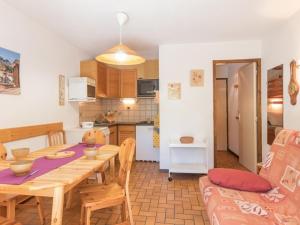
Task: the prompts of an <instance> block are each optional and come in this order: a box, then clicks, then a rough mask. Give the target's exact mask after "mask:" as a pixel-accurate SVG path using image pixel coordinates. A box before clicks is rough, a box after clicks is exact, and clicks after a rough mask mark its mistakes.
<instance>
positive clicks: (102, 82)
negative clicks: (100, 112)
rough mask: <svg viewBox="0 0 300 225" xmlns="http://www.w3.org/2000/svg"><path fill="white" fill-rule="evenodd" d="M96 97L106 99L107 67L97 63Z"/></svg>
mask: <svg viewBox="0 0 300 225" xmlns="http://www.w3.org/2000/svg"><path fill="white" fill-rule="evenodd" d="M96 92H97V97H99V98H105V97H107V67H106V66H105V65H104V64H102V63H98V72H97V81H96Z"/></svg>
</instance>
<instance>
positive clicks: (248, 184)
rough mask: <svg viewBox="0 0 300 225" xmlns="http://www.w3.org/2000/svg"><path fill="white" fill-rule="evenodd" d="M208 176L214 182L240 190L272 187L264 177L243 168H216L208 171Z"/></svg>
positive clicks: (251, 190)
mask: <svg viewBox="0 0 300 225" xmlns="http://www.w3.org/2000/svg"><path fill="white" fill-rule="evenodd" d="M208 178H209V180H210V181H211V182H212V183H213V184H216V185H219V186H221V187H225V188H231V189H236V190H239V191H250V192H267V191H269V190H271V189H272V186H271V184H270V183H269V181H267V180H266V179H264V178H263V177H261V176H258V175H256V174H255V173H251V172H247V171H242V170H235V169H224V168H215V169H211V170H209V171H208Z"/></svg>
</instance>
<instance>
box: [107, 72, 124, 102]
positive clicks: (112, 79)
mask: <svg viewBox="0 0 300 225" xmlns="http://www.w3.org/2000/svg"><path fill="white" fill-rule="evenodd" d="M120 75H121V72H120V70H119V69H116V68H111V67H107V73H106V79H107V82H106V88H107V97H108V98H119V97H120Z"/></svg>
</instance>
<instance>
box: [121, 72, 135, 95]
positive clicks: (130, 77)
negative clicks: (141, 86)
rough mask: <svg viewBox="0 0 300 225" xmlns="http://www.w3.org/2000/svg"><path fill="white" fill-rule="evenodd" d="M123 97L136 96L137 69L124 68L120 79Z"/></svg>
mask: <svg viewBox="0 0 300 225" xmlns="http://www.w3.org/2000/svg"><path fill="white" fill-rule="evenodd" d="M120 92H121V96H120V97H121V98H136V95H137V94H136V92H137V70H136V69H122V70H121V79H120Z"/></svg>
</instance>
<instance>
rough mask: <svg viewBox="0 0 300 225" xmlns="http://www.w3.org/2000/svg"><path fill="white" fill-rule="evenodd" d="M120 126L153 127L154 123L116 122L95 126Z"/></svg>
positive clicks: (96, 125)
mask: <svg viewBox="0 0 300 225" xmlns="http://www.w3.org/2000/svg"><path fill="white" fill-rule="evenodd" d="M118 125H132V126H153V125H154V122H153V121H151V123H147V121H140V122H114V123H101V124H95V125H94V126H95V127H112V126H118Z"/></svg>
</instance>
